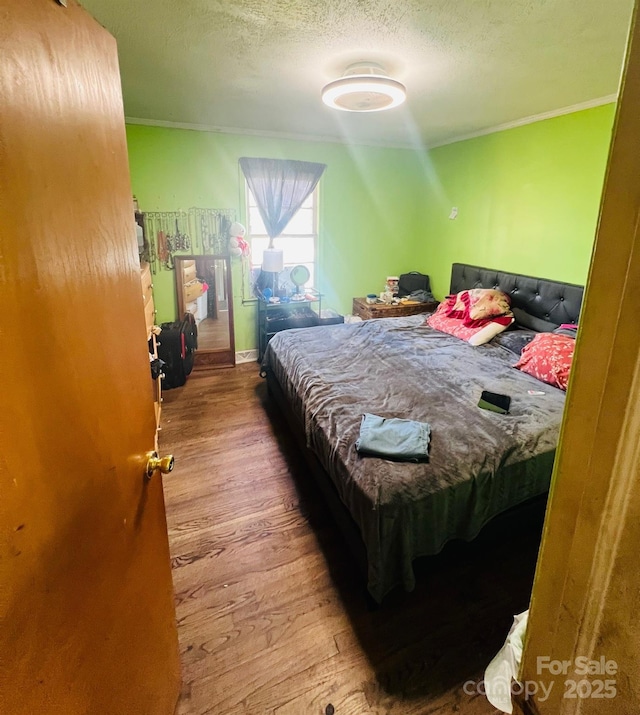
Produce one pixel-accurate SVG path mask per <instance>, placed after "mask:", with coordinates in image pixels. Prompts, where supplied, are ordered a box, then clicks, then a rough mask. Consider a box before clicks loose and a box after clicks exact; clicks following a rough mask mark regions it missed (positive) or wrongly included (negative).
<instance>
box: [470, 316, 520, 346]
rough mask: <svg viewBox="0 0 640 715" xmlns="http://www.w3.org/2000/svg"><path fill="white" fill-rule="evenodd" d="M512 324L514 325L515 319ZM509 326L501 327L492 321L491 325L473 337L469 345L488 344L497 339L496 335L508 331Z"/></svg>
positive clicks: (487, 325)
mask: <svg viewBox="0 0 640 715" xmlns="http://www.w3.org/2000/svg"><path fill="white" fill-rule="evenodd" d="M511 323H513V318H512V319H511ZM511 323H509V325H511ZM509 325H501V324H500V323H496V322H495V321H494V320H492V321H491V322H490V323H487V324H486V325H485V326H484V328H482V330H478V332H477V333H475V335H472V336H471V337H470V338H469V340H467V342H468V343H469V345H474V346H478V345H484V344H485V343H488V342H489V340H492V339H493V338H495V337H496V335H498V334H499V333H501V332H503V331H504V330H506V329H507V328H508V327H509Z"/></svg>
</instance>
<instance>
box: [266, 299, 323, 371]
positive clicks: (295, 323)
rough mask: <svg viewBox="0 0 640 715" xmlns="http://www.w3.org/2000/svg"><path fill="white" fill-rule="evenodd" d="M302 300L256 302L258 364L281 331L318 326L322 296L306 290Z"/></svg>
mask: <svg viewBox="0 0 640 715" xmlns="http://www.w3.org/2000/svg"><path fill="white" fill-rule="evenodd" d="M303 295H304V299H303V300H293V299H290V300H289V301H287V302H284V303H283V302H278V303H270V302H268V301H266V300H264V299H259V300H258V362H260V361H262V358H263V357H264V351H265V350H266V349H267V343H268V342H269V340H271V338H272V337H273V336H274V335H275V334H276V333H279V332H280V331H281V330H291V329H292V328H310V327H313V326H315V325H320V314H321V307H322V296H321V295H320V293H318V292H317V291H315V290H311V289H308V290H307V291H306V292H305V293H304V294H303Z"/></svg>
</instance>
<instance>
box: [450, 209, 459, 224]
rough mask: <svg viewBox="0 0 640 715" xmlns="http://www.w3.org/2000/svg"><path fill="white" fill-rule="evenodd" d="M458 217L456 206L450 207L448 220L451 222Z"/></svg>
mask: <svg viewBox="0 0 640 715" xmlns="http://www.w3.org/2000/svg"><path fill="white" fill-rule="evenodd" d="M457 216H458V207H457V206H452V207H451V213H450V214H449V218H450V219H451V220H452V221H453V219H454V218H457Z"/></svg>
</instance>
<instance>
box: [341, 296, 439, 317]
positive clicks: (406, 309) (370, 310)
mask: <svg viewBox="0 0 640 715" xmlns="http://www.w3.org/2000/svg"><path fill="white" fill-rule="evenodd" d="M438 305H439V304H438V302H437V301H433V302H432V303H399V304H397V305H393V304H388V303H367V301H366V298H354V299H353V307H352V309H351V311H352V313H353V314H354V315H359V316H360V317H361V318H362V319H363V320H370V319H372V318H400V317H404V316H407V315H418V314H419V313H432V312H433V311H434V310H435V309H436V308H437V307H438Z"/></svg>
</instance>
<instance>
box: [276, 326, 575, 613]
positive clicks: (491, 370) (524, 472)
mask: <svg viewBox="0 0 640 715" xmlns="http://www.w3.org/2000/svg"><path fill="white" fill-rule="evenodd" d="M516 359H517V356H516V355H515V354H514V353H513V352H510V351H509V350H508V349H506V348H504V347H501V346H499V345H492V344H489V345H485V346H481V347H476V348H474V347H471V346H470V345H468V344H467V343H465V342H463V341H461V340H459V339H457V338H454V337H451V336H448V335H445V334H444V333H441V332H438V331H436V330H433V329H432V328H430V327H428V326H426V325H424V316H419V315H417V316H412V317H410V318H388V319H382V320H369V321H365V322H362V323H356V324H347V325H332V326H324V327H319V328H307V329H300V330H290V331H285V332H281V333H279V334H277V335H276V336H274V338H273V339H272V340H271V342H270V343H269V346H268V349H267V352H266V355H265V367H266V368H267V369H268V370H271V371H272V372H273V375H274V376H275V378H276V379H277V380H278V382H279V384H280V386H281V387H282V389H283V391H284V392H285V394H286V395H287V396H288V400H289V402H290V404H291V407H292V409H293V411H294V414H295V415H296V416H297V417H298V419H299V420H300V421H301V423H302V424H303V425H304V429H305V433H306V438H307V443H308V446H309V447H310V448H311V449H312V450H313V451H314V452H315V453H316V455H317V456H318V457H319V459H320V461H321V463H322V465H323V466H324V468H325V470H326V471H327V473H328V474H329V476H330V478H331V480H332V481H333V483H334V485H335V487H336V489H337V491H338V493H339V495H340V498H341V500H342V502H343V503H344V505H345V506H346V507H347V509H348V510H349V512H350V513H351V515H352V517H353V519H354V521H355V522H356V524H357V525H358V527H359V530H360V533H361V536H362V539H363V541H364V544H365V547H366V551H367V558H368V587H369V591H370V592H371V595H372V596H373V597H374V598H375V599H377V600H378V601H380V600H382V598H383V596H384V595H385V594H386V593H387V592H388V591H389V590H390V589H391V588H392V587H393V586H395V585H396V584H398V583H402V584H403V585H404V587H405V588H406V589H408V590H410V589H411V588H413V586H414V574H413V568H412V561H413V559H415V558H416V557H418V556H423V555H428V554H435V553H437V552H438V551H440V549H442V547H443V546H444V544H445V543H446V542H447V541H449V540H451V539H454V538H461V539H467V540H468V539H472V538H473V537H475V536H476V535H477V533H478V532H479V530H480V529H481V528H482V526H483V525H484V524H486V523H487V522H488V521H489V520H490V519H491V518H492V517H494V516H496V515H497V514H499V513H501V512H503V511H505V510H506V509H508V508H510V507H512V506H515V505H516V504H519V503H521V502H523V501H525V500H526V499H528V498H530V497H533V496H535V495H539V494H541V493H543V492H545V491H546V490H547V489H548V487H549V482H550V477H551V470H552V466H553V458H554V453H555V447H556V443H557V440H558V431H559V426H560V422H561V419H562V412H563V407H564V393H563V392H562V391H561V390H558V389H556V388H554V387H551V386H549V385H544V384H543V383H541V382H539V381H538V380H536V379H535V378H532V377H529V376H528V375H526V374H524V373H521V372H520V371H519V370H516V369H514V368H513V367H512V365H513V364H514V363H515V362H516ZM482 390H490V391H492V392H499V393H503V394H507V395H510V396H511V413H510V414H509V415H501V414H497V413H494V412H490V411H487V410H483V409H480V408H479V407H478V406H477V403H478V399H479V398H480V393H481V391H482ZM528 390H538V391H544V393H545V394H543V395H535V396H532V395H529V394H528ZM365 412H370V413H374V414H377V415H381V416H383V417H400V418H406V419H412V420H418V421H421V422H428V423H429V424H430V425H431V430H432V432H431V445H430V449H429V461H428V462H426V463H418V464H416V463H410V462H396V461H391V460H388V459H382V458H379V457H370V456H360V455H359V454H358V452H357V451H356V448H355V443H356V440H357V438H358V434H359V429H360V423H361V420H362V415H363V414H364V413H365Z"/></svg>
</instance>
